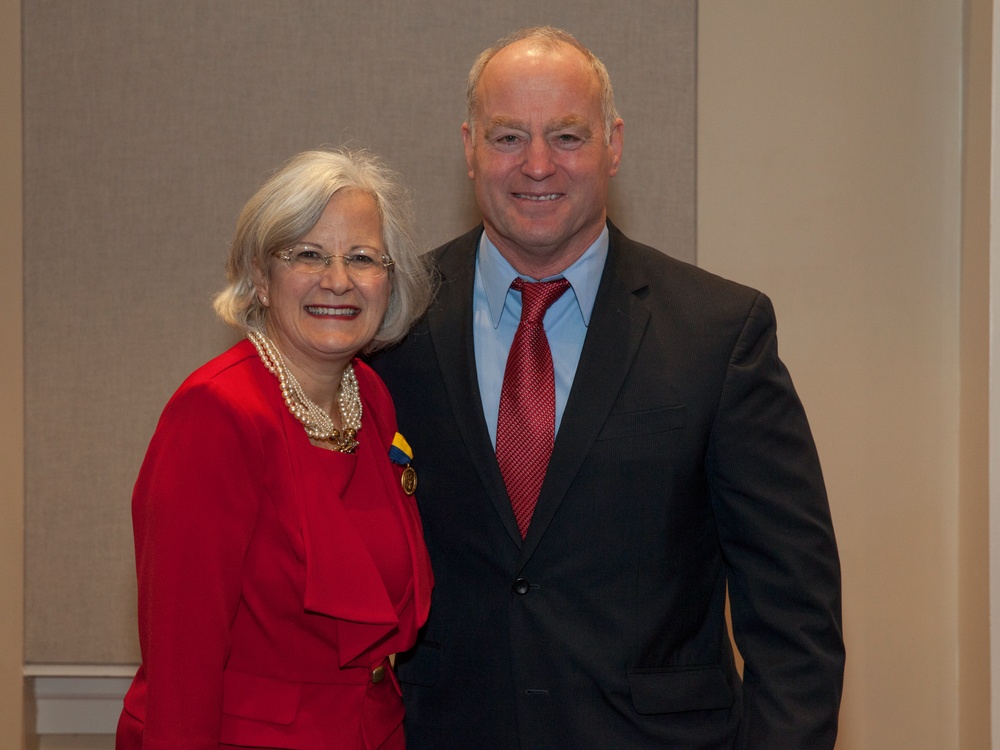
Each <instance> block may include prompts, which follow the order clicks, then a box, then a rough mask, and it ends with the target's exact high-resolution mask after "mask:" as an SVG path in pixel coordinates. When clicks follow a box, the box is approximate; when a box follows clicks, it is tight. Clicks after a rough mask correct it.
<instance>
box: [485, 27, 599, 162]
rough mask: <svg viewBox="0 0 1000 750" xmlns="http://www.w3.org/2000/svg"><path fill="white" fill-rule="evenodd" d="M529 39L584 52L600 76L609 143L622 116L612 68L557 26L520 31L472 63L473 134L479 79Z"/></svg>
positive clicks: (549, 45) (549, 47)
mask: <svg viewBox="0 0 1000 750" xmlns="http://www.w3.org/2000/svg"><path fill="white" fill-rule="evenodd" d="M527 39H530V40H531V41H533V42H538V43H540V44H541V45H543V46H544V47H547V48H548V49H557V48H558V47H559V45H560V44H565V45H567V46H569V47H572V48H573V49H575V50H577V51H578V52H580V54H582V55H583V56H584V57H585V58H586V59H587V62H588V63H590V66H591V68H593V70H594V75H596V76H597V84H598V88H599V89H600V92H601V114H602V115H603V116H604V144H605V145H607V144H609V143H610V142H611V131H612V130H613V129H614V126H615V121H616V120H617V119H618V117H619V115H618V110H617V109H616V108H615V92H614V89H612V87H611V76H610V75H608V69H607V68H606V67H605V66H604V63H602V62H601V60H600V58H598V57H597V55H595V54H594V53H593V52H591V51H590V50H589V49H587V48H586V47H585V46H584V45H583V44H581V43H580V41H579V40H578V39H577V38H576V37H575V36H573V35H572V34H570V33H569V32H568V31H563V30H562V29H557V28H555V27H554V26H532V27H530V28H526V29H519V30H518V31H515V32H513V33H512V34H508V35H507V36H505V37H504V38H503V39H500V40H499V41H498V42H496V44H494V45H493V46H492V47H489V48H488V49H485V50H483V51H482V52H481V53H480V54H479V57H477V58H476V61H475V62H474V63H472V69H471V70H469V80H468V86H467V88H466V92H465V98H466V109H467V111H466V121H467V122H468V124H469V129H470V131H471V132H472V133H473V134H475V132H476V126H475V122H476V115H477V114H478V113H479V79H480V78H482V76H483V70H485V68H486V65H487V64H488V63H489V61H490V60H492V59H493V58H494V57H496V55H497V53H498V52H500V51H501V50H502V49H504V48H505V47H509V46H510V45H512V44H514V43H515V42H521V41H524V40H527Z"/></svg>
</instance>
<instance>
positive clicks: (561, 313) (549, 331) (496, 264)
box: [472, 227, 608, 448]
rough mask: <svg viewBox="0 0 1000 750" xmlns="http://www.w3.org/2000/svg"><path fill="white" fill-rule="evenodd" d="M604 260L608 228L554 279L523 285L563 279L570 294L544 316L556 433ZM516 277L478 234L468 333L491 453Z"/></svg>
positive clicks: (517, 312)
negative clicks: (549, 350)
mask: <svg viewBox="0 0 1000 750" xmlns="http://www.w3.org/2000/svg"><path fill="white" fill-rule="evenodd" d="M607 257H608V228H607V227H604V231H603V232H601V236H600V237H598V238H597V240H595V242H594V244H592V245H591V246H590V247H589V248H587V250H586V251H585V252H584V253H583V255H581V256H580V257H579V258H578V259H577V260H576V262H575V263H573V265H571V266H570V267H569V268H567V269H566V270H565V271H564V272H563V273H561V274H559V275H558V276H551V277H548V278H546V279H532V278H530V277H528V276H521V278H523V279H524V280H525V281H548V280H550V279H557V278H565V279H566V280H567V281H568V282H569V283H570V288H569V289H567V290H566V291H565V293H563V295H562V296H561V297H560V298H559V299H557V300H556V301H555V302H554V303H552V306H551V307H550V308H549V309H548V311H547V312H546V313H545V322H544V326H545V335H546V336H547V337H548V339H549V348H550V349H551V350H552V367H553V370H554V371H555V381H556V433H557V434H558V432H559V425H560V424H561V423H562V415H563V412H564V411H565V409H566V401H567V399H568V398H569V391H570V388H571V387H572V386H573V377H574V375H576V365H577V363H578V362H579V361H580V352H581V351H583V341H584V339H585V338H586V337H587V327H588V326H589V325H590V314H591V312H593V309H594V300H595V299H596V298H597V287H598V286H599V285H600V283H601V274H603V273H604V261H605V260H607ZM519 275H520V274H518V272H517V271H515V270H514V267H513V266H512V265H511V264H510V263H508V262H507V259H506V258H504V257H503V256H502V255H501V254H500V251H499V250H497V248H496V246H494V244H493V243H492V242H490V240H489V238H488V237H487V236H486V232H483V234H482V237H481V239H480V240H479V249H478V251H477V253H476V282H475V288H474V290H473V298H472V316H473V317H472V328H473V339H474V340H475V346H476V372H477V374H478V376H479V393H480V395H481V396H482V399H483V414H484V415H485V417H486V426H487V427H488V428H489V430H490V439H491V440H492V441H493V447H494V448H496V444H497V418H498V416H499V414H500V389H501V388H502V387H503V373H504V369H505V368H506V367H507V353H508V352H509V351H510V346H511V344H512V343H513V341H514V334H515V332H516V331H517V324H518V322H519V321H520V320H521V293H520V292H517V291H515V290H513V289H511V288H510V285H511V283H512V282H513V281H514V279H515V278H517V277H518V276H519Z"/></svg>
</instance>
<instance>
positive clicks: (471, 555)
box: [375, 225, 844, 750]
mask: <svg viewBox="0 0 1000 750" xmlns="http://www.w3.org/2000/svg"><path fill="white" fill-rule="evenodd" d="M481 231H482V228H481V227H480V228H477V229H476V230H474V231H472V232H470V233H468V234H466V235H465V236H463V237H460V238H458V239H457V240H455V241H453V242H451V243H449V244H447V245H445V246H443V247H441V248H439V249H438V250H437V251H436V260H437V267H438V269H439V271H440V276H441V287H440V291H439V294H438V298H437V301H436V303H435V305H434V306H433V307H432V309H431V310H430V312H429V313H428V314H427V316H426V318H425V319H424V320H423V321H422V322H421V323H420V324H419V325H418V326H417V328H416V329H415V330H414V332H413V333H412V334H411V335H410V336H409V337H408V339H407V340H406V341H405V342H404V343H403V344H402V345H401V346H399V347H398V348H396V349H394V350H393V351H391V352H389V353H387V354H385V355H383V356H382V357H381V358H379V359H378V360H377V361H376V363H375V364H376V369H377V370H378V371H379V373H380V374H381V375H382V377H383V378H384V379H385V381H386V383H387V384H388V385H389V388H390V391H391V392H392V394H393V397H394V399H395V401H396V405H397V409H398V416H399V424H400V430H401V431H402V432H403V433H404V434H405V435H407V437H408V438H409V440H410V442H411V444H412V446H413V449H414V453H415V466H416V468H417V472H418V475H419V478H420V486H419V489H418V491H417V495H418V506H419V508H420V512H421V516H422V518H423V523H424V530H425V534H426V537H427V543H428V548H429V550H430V554H431V560H432V563H433V567H434V572H435V580H436V587H435V589H434V594H433V599H432V606H431V615H430V619H429V621H428V624H427V626H426V627H425V629H424V632H423V634H422V638H421V640H420V641H419V642H418V646H417V648H416V649H415V650H414V651H413V652H412V653H411V654H409V655H408V656H407V657H406V658H404V659H402V660H401V662H400V664H399V667H398V671H399V677H400V680H401V682H402V683H403V691H404V700H405V702H406V707H407V719H406V732H407V740H408V747H409V748H411V750H422V749H423V748H434V750H446V749H449V748H454V749H455V750H468V749H469V748H476V750H487V749H489V748H502V749H505V750H506V749H507V748H523V749H524V750H528V749H529V748H530V749H531V750H541V749H542V748H545V749H552V748H566V749H567V750H570V749H571V748H572V750H581V749H586V748H594V749H595V750H597V749H601V750H607V749H608V748H671V749H672V750H681V749H682V748H683V749H693V748H719V749H721V748H727V749H728V748H734V747H739V748H756V749H760V750H790V749H799V750H822V749H823V748H831V747H833V744H834V740H835V737H836V728H837V712H838V706H839V702H840V692H841V685H842V679H843V665H844V651H843V641H842V637H841V618H840V570H839V561H838V556H837V548H836V542H835V540H834V533H833V527H832V525H831V520H830V513H829V507H828V503H827V498H826V493H825V490H824V487H823V480H822V475H821V472H820V465H819V461H818V458H817V455H816V450H815V447H814V444H813V440H812V437H811V434H810V431H809V427H808V424H807V422H806V417H805V414H804V412H803V409H802V406H801V404H800V402H799V399H798V397H797V396H796V394H795V391H794V389H793V387H792V382H791V380H790V378H789V376H788V372H787V371H786V369H785V367H784V365H783V364H782V363H781V361H780V360H779V359H778V352H777V342H776V338H775V320H774V314H773V310H772V307H771V304H770V302H769V300H768V299H767V298H766V297H765V296H764V295H762V294H760V293H759V292H756V291H754V290H752V289H749V288H747V287H744V286H740V285H737V284H734V283H732V282H729V281H725V280H723V279H721V278H718V277H716V276H713V275H711V274H709V273H707V272H704V271H702V270H699V269H697V268H695V267H693V266H690V265H688V264H685V263H682V262H679V261H677V260H673V259H671V258H669V257H667V256H665V255H663V254H661V253H659V252H657V251H656V250H653V249H652V248H649V247H645V246H643V245H639V244H637V243H635V242H632V241H630V240H629V239H627V238H626V237H625V236H624V235H622V234H621V232H619V231H618V230H617V229H616V228H615V227H614V226H613V225H611V226H610V231H611V241H610V251H609V254H608V260H607V264H606V267H605V269H604V274H603V277H602V279H601V284H600V288H599V291H598V294H597V300H596V304H595V306H594V311H593V315H592V318H591V323H590V327H589V330H588V333H587V337H586V341H585V344H584V347H583V352H582V354H581V357H580V362H579V366H578V368H577V372H576V378H575V380H574V383H573V387H572V391H571V393H570V395H569V401H568V403H567V406H566V411H565V414H564V416H563V419H562V424H561V426H560V428H559V432H558V435H557V436H556V441H555V447H554V451H553V453H552V459H551V463H550V465H549V469H548V473H547V475H546V477H545V482H544V485H543V487H542V489H541V494H540V497H539V500H538V505H537V509H536V511H535V515H534V518H533V520H532V522H531V526H530V528H529V530H528V534H527V538H526V539H524V540H523V541H522V540H521V537H520V535H519V533H518V529H517V525H516V523H515V521H514V514H513V511H512V510H511V506H510V501H509V499H508V497H507V494H506V491H505V489H504V483H503V480H502V478H501V475H500V471H499V468H498V466H497V462H496V459H495V456H494V453H493V449H492V446H491V443H490V439H489V435H488V432H487V427H486V423H485V420H484V417H483V410H482V406H481V404H480V397H479V391H478V385H477V377H476V365H475V355H474V350H473V340H472V324H471V304H472V287H473V275H474V270H475V262H474V259H475V248H476V243H477V241H478V238H479V235H480V233H481ZM727 585H728V588H729V595H730V597H731V606H732V618H733V623H734V631H735V636H736V641H737V644H738V646H739V649H740V651H741V653H742V655H743V657H744V658H745V660H746V667H745V673H744V679H743V680H742V682H741V679H740V677H739V674H738V672H737V669H736V667H735V665H734V658H733V654H732V648H731V644H730V640H729V636H728V634H727V627H726V617H725V600H726V589H727Z"/></svg>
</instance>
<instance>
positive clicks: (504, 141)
mask: <svg viewBox="0 0 1000 750" xmlns="http://www.w3.org/2000/svg"><path fill="white" fill-rule="evenodd" d="M517 140H518V138H517V136H516V135H501V136H498V137H497V138H495V139H494V141H495V142H496V143H497V144H498V145H500V146H512V145H513V144H515V143H517Z"/></svg>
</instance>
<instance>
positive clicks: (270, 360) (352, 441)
mask: <svg viewBox="0 0 1000 750" xmlns="http://www.w3.org/2000/svg"><path fill="white" fill-rule="evenodd" d="M247 338H248V339H250V341H251V342H252V343H253V345H254V347H256V349H257V354H259V355H260V360H261V362H263V363H264V366H265V367H266V368H267V369H268V370H270V371H271V372H272V373H273V374H274V375H275V377H277V378H278V383H279V384H280V386H281V395H282V396H283V397H284V399H285V405H286V406H287V407H288V411H290V412H291V413H292V416H294V417H295V418H296V419H297V420H299V421H300V422H301V423H302V426H303V427H305V430H306V434H307V435H308V436H309V437H311V438H312V439H313V440H320V441H324V442H328V443H329V444H330V447H331V448H332V449H333V450H335V451H340V452H341V453H351V452H352V451H353V450H354V449H355V448H357V447H358V440H357V437H358V430H360V429H361V396H360V394H359V393H358V379H357V378H356V377H355V376H354V367H353V366H352V365H351V363H350V362H348V363H347V366H346V367H345V368H344V374H343V376H342V377H341V379H340V392H339V393H338V394H337V403H338V405H339V407H340V419H341V421H342V422H343V425H344V429H343V431H341V430H338V429H337V428H336V427H335V426H334V424H333V420H332V419H331V418H330V415H329V414H327V413H326V410H325V409H323V408H321V407H320V406H319V405H318V404H316V402H315V401H313V400H312V399H311V398H309V397H308V396H307V395H306V393H305V391H304V390H302V386H301V385H299V381H298V379H296V377H295V375H293V374H292V371H291V370H289V369H288V365H286V364H285V358H284V357H283V356H282V355H281V352H280V351H279V350H278V347H277V346H275V344H274V342H273V341H271V339H269V338H268V337H267V336H265V335H264V334H263V333H260V332H258V331H250V333H248V334H247Z"/></svg>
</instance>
